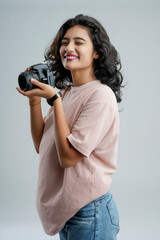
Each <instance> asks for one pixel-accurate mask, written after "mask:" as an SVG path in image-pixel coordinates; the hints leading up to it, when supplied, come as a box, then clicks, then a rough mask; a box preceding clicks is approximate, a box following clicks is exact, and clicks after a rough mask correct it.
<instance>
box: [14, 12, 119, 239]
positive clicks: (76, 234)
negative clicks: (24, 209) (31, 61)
mask: <svg viewBox="0 0 160 240" xmlns="http://www.w3.org/2000/svg"><path fill="white" fill-rule="evenodd" d="M45 59H46V61H47V63H48V65H49V66H50V68H51V70H52V71H53V72H54V73H55V85H56V87H57V88H59V89H61V90H60V92H61V95H60V94H58V93H57V90H56V89H55V88H53V87H51V86H49V85H46V84H43V83H40V82H38V81H36V80H35V79H32V83H33V84H34V85H36V86H38V87H39V88H36V89H33V90H31V91H28V92H23V91H22V90H21V89H19V88H17V90H18V91H19V92H20V93H21V94H23V95H24V96H27V97H28V98H29V104H30V115H31V133H32V138H33V142H34V145H35V149H36V151H37V152H38V153H39V158H40V162H39V177H38V186H37V209H38V213H39V216H40V219H41V221H42V225H43V228H44V231H45V232H46V233H47V234H49V235H55V234H56V233H58V232H59V235H60V239H61V240H65V239H67V240H76V239H77V240H81V239H82V240H85V239H86V240H92V239H98V240H103V239H104V240H105V239H116V235H117V233H118V231H119V217H118V210H117V206H116V203H115V201H114V199H113V196H112V194H111V193H110V191H109V189H110V185H111V175H112V174H113V173H114V172H115V170H116V161H117V146H118V134H119V117H118V107H117V102H120V101H121V90H120V89H121V84H122V79H123V78H122V75H121V73H120V68H121V63H120V59H119V56H118V53H117V51H116V50H115V48H114V47H113V45H112V44H111V42H110V40H109V37H108V35H107V33H106V31H105V30H104V28H103V27H102V25H101V24H100V23H99V22H98V21H97V20H96V19H94V18H92V17H89V16H84V15H78V16H76V17H75V18H72V19H69V20H68V21H67V22H65V23H64V24H63V25H62V27H61V28H60V29H59V31H58V33H57V35H56V37H55V39H54V41H53V43H52V45H51V46H50V47H49V48H48V50H47V51H46V53H45ZM41 97H43V98H46V99H48V102H49V104H50V105H51V106H52V107H51V108H50V110H49V112H48V113H47V115H46V116H45V118H43V117H42V113H41V104H40V102H41V101H40V98H41Z"/></svg>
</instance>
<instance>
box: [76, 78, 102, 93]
mask: <svg viewBox="0 0 160 240" xmlns="http://www.w3.org/2000/svg"><path fill="white" fill-rule="evenodd" d="M94 83H100V80H98V79H95V80H92V81H90V82H87V83H85V84H83V85H80V86H72V85H71V89H72V90H74V91H75V90H79V89H83V88H86V87H88V86H89V85H92V84H94Z"/></svg>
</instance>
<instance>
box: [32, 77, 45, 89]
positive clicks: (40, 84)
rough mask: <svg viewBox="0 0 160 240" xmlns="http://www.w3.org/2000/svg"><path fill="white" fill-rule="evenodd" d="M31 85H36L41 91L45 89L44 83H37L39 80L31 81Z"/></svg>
mask: <svg viewBox="0 0 160 240" xmlns="http://www.w3.org/2000/svg"><path fill="white" fill-rule="evenodd" d="M31 83H32V84H33V85H36V86H37V87H39V88H41V89H43V87H44V83H41V82H39V81H37V80H36V79H34V78H32V79H31Z"/></svg>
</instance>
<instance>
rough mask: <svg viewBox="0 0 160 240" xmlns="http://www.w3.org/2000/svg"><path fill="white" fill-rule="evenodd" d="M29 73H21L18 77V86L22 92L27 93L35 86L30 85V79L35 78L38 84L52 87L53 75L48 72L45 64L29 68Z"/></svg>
mask: <svg viewBox="0 0 160 240" xmlns="http://www.w3.org/2000/svg"><path fill="white" fill-rule="evenodd" d="M29 69H30V70H29V71H27V72H22V73H21V74H20V75H19V77H18V84H19V86H20V88H21V89H22V90H23V91H29V90H32V89H33V88H37V86H35V85H33V84H32V83H31V78H35V79H36V80H38V81H39V82H42V83H45V84H48V85H51V86H52V87H54V75H53V72H52V71H50V70H49V68H48V66H47V64H44V63H39V64H35V65H32V66H30V67H29Z"/></svg>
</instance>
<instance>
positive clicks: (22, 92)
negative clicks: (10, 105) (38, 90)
mask: <svg viewBox="0 0 160 240" xmlns="http://www.w3.org/2000/svg"><path fill="white" fill-rule="evenodd" d="M16 89H17V91H18V92H19V93H21V94H22V95H23V96H25V92H24V91H22V90H21V89H20V88H18V87H17V88H16Z"/></svg>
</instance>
